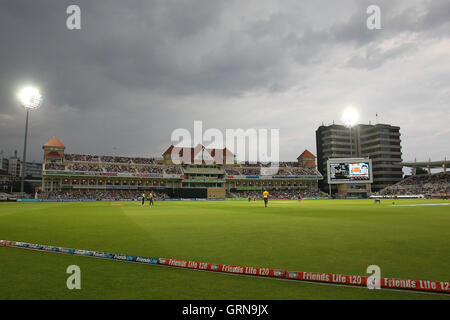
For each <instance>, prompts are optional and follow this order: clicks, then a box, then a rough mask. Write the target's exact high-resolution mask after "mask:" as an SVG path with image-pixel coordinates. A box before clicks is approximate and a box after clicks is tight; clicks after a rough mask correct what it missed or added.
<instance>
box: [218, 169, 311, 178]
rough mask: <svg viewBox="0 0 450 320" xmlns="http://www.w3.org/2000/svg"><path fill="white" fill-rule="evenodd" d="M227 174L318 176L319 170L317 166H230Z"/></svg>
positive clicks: (226, 170)
mask: <svg viewBox="0 0 450 320" xmlns="http://www.w3.org/2000/svg"><path fill="white" fill-rule="evenodd" d="M225 172H226V174H227V175H230V176H238V175H244V176H260V175H261V176H262V175H273V176H310V175H312V176H316V175H319V172H318V171H317V169H316V168H300V167H297V168H294V167H293V168H290V167H280V168H275V167H274V168H272V167H269V168H267V167H261V168H242V167H233V168H231V167H229V168H226V169H225Z"/></svg>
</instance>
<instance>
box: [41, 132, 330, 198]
mask: <svg viewBox="0 0 450 320" xmlns="http://www.w3.org/2000/svg"><path fill="white" fill-rule="evenodd" d="M65 149H66V147H65V145H64V144H63V143H62V142H61V141H60V140H59V139H58V138H56V137H53V138H52V139H50V140H49V141H47V142H46V143H45V144H44V145H43V150H44V162H43V178H42V186H41V190H40V194H39V197H40V198H43V199H70V198H73V199H79V198H83V199H91V200H96V199H99V198H101V199H116V200H120V199H137V198H138V197H140V196H141V195H142V193H146V192H149V191H152V192H154V193H155V199H157V200H161V199H168V198H208V199H224V198H227V197H233V198H242V197H249V196H251V197H253V198H256V197H258V199H259V197H260V193H261V191H262V190H270V191H271V195H272V198H280V199H292V198H294V197H297V196H298V195H299V194H301V195H302V196H303V197H320V196H324V195H325V193H323V192H320V191H319V190H318V181H319V180H321V179H323V177H322V175H321V174H320V172H319V171H318V170H317V168H316V161H315V156H314V155H313V154H312V153H311V152H309V151H308V150H305V151H304V152H303V153H302V154H301V155H300V156H299V157H298V158H297V161H291V162H280V163H279V164H278V169H277V170H274V169H273V168H271V167H270V163H269V164H262V163H248V162H244V163H237V162H236V160H235V157H234V155H233V154H232V153H231V152H230V151H229V150H227V149H206V148H204V147H203V146H201V145H198V146H196V147H195V148H181V149H180V150H177V153H178V154H177V155H179V156H180V157H181V158H182V159H183V156H184V158H186V157H185V155H187V154H189V158H190V160H191V161H187V162H181V163H180V164H176V163H175V162H174V161H172V154H173V150H174V146H170V147H169V148H168V149H167V150H166V151H165V152H164V153H163V155H162V157H161V158H139V157H122V156H111V155H95V154H92V155H88V154H71V153H66V152H65ZM222 159H227V161H222ZM230 159H232V160H231V161H230ZM188 160H189V159H188Z"/></svg>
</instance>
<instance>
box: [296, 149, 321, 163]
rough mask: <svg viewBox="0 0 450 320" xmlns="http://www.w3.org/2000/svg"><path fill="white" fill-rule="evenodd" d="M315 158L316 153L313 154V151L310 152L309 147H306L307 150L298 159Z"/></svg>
mask: <svg viewBox="0 0 450 320" xmlns="http://www.w3.org/2000/svg"><path fill="white" fill-rule="evenodd" d="M315 158H316V156H315V155H313V154H312V153H311V152H309V150H308V149H305V151H303V152H302V154H301V155H299V156H298V157H297V160H299V159H315Z"/></svg>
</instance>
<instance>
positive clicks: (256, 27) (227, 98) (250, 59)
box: [0, 0, 450, 159]
mask: <svg viewBox="0 0 450 320" xmlns="http://www.w3.org/2000/svg"><path fill="white" fill-rule="evenodd" d="M70 4H78V5H80V7H81V13H82V29H81V30H78V31H69V30H67V29H66V27H65V25H66V18H67V15H66V13H65V11H66V8H67V6H68V5H70ZM370 4H377V5H379V6H380V7H381V14H382V28H383V29H382V30H376V31H373V30H368V29H367V28H366V19H367V14H366V8H367V6H368V5H370ZM449 11H450V3H449V2H448V1H445V0H443V1H418V0H417V1H387V0H386V1H351V0H348V1H338V2H335V1H324V0H320V1H311V2H310V1H304V2H300V1H293V0H292V1H283V2H282V3H280V2H277V1H255V0H251V1H245V2H244V1H211V0H195V1H193V0H192V1H163V0H158V1H143V0H142V1H138V0H130V1H126V2H125V1H104V0H103V1H101V0H100V1H54V0H52V1H50V0H41V1H25V0H15V1H4V0H1V1H0V40H1V44H2V49H1V51H0V72H1V77H0V135H1V137H2V139H1V142H2V143H1V144H0V148H4V149H5V150H8V152H12V150H13V149H19V150H20V146H21V143H22V142H21V141H22V139H23V133H22V130H23V122H24V112H23V110H21V109H20V108H19V107H18V106H17V100H16V97H15V92H16V91H17V89H18V88H19V87H20V86H21V85H23V84H24V83H28V82H30V83H35V84H37V85H39V86H40V88H41V90H42V91H43V93H44V96H45V101H44V102H45V103H44V104H43V106H42V108H41V110H39V111H36V112H33V113H32V117H31V120H32V121H31V122H30V126H31V127H30V131H31V134H32V135H31V140H30V141H31V142H30V144H31V147H30V150H31V151H30V153H31V157H32V158H34V159H40V158H41V156H42V153H41V149H40V146H41V145H42V143H44V142H45V141H46V139H48V138H50V137H51V136H53V135H56V136H58V137H59V138H60V139H61V140H62V141H63V142H64V143H65V144H66V145H67V147H68V151H69V152H91V153H112V152H115V153H120V154H146V155H159V154H160V153H161V152H162V151H164V148H165V147H166V146H167V145H168V144H169V139H170V134H171V132H172V130H173V129H175V128H178V127H185V128H187V129H189V130H192V126H193V121H194V120H203V121H204V125H205V129H206V128H207V127H217V128H219V129H225V128H237V127H243V128H250V127H267V128H280V134H281V140H282V141H281V146H280V151H281V154H282V158H284V159H293V158H295V157H296V156H297V155H298V154H299V153H300V152H301V151H302V150H303V148H304V147H308V148H309V149H311V150H312V151H315V142H314V130H315V129H316V128H317V126H318V125H320V123H321V122H322V121H325V122H326V123H329V122H331V121H332V120H333V119H334V120H339V117H340V112H341V110H342V108H343V107H344V106H345V105H347V104H355V105H360V106H361V110H360V111H361V118H362V120H364V122H367V121H368V120H369V119H373V115H374V114H375V113H379V114H381V115H385V119H386V120H385V122H391V119H393V121H392V122H393V124H396V125H400V126H401V127H402V128H404V131H405V134H407V136H408V139H405V140H404V151H405V154H406V158H411V157H412V156H413V155H415V156H417V157H419V158H420V157H421V156H422V154H423V153H424V152H423V151H422V150H421V149H420V148H417V147H416V146H414V144H413V143H410V141H413V139H416V138H417V137H419V136H420V137H422V135H423V133H424V132H426V133H427V134H428V135H432V136H433V137H434V138H433V139H435V140H433V143H431V144H429V148H430V150H427V151H425V153H427V154H430V155H433V156H435V157H443V156H444V155H445V151H444V150H445V148H444V149H442V146H447V149H448V142H447V141H446V140H444V138H443V133H445V132H448V129H447V127H446V126H445V125H444V123H445V116H446V112H445V110H446V108H448V105H447V104H446V103H447V102H446V101H448V99H447V100H446V99H445V97H448V89H446V88H448V77H447V76H446V74H448V71H449V64H448V63H445V62H444V63H441V66H440V68H427V70H424V68H423V66H424V65H426V64H427V61H435V60H433V59H443V57H442V54H441V53H440V52H445V51H447V55H448V49H449V47H448V39H449V30H450V28H449V19H448V17H449ZM438 48H441V49H438ZM439 50H440V51H439ZM433 57H434V58H433ZM411 59H413V60H414V63H413V64H408V63H410V62H408V61H410V60H411ZM439 61H441V60H439ZM442 61H443V60H442ZM436 63H437V62H436ZM406 65H409V66H410V67H409V68H408V72H409V73H410V76H409V78H408V79H407V80H406V81H401V80H400V79H396V77H397V74H398V73H399V72H403V73H405V71H403V69H402V68H404V67H403V66H406ZM411 66H412V67H411ZM422 70H423V71H422ZM429 83H433V87H430V86H429V85H428V84H429ZM433 88H435V89H433ZM437 88H439V89H437ZM445 90H447V91H445ZM411 93H414V95H416V94H418V95H419V96H418V97H416V98H415V99H410V97H411ZM424 107H426V108H428V109H427V110H428V114H427V117H429V118H430V121H429V123H428V124H426V125H424V126H421V128H420V130H419V129H417V123H418V122H419V121H420V119H421V117H420V116H419V115H417V114H419V113H420V110H421V109H422V108H424ZM411 111H413V112H412V114H411ZM404 112H410V114H409V115H408V117H402V113H404ZM394 114H395V116H398V117H396V118H393V117H392V116H393V115H394ZM414 114H416V115H417V116H414ZM436 117H438V118H436ZM443 118H444V120H443ZM447 119H448V115H447ZM446 130H447V131H446ZM438 146H440V147H438ZM405 148H408V150H405ZM432 148H434V149H433V150H431V149H432ZM423 157H425V155H424V156H423Z"/></svg>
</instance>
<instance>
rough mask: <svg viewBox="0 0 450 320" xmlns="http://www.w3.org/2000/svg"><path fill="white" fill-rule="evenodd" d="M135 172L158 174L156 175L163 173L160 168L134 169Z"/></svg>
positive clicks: (144, 167)
mask: <svg viewBox="0 0 450 320" xmlns="http://www.w3.org/2000/svg"><path fill="white" fill-rule="evenodd" d="M136 171H137V172H139V173H158V174H163V172H164V170H163V168H162V167H150V166H141V167H136Z"/></svg>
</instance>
